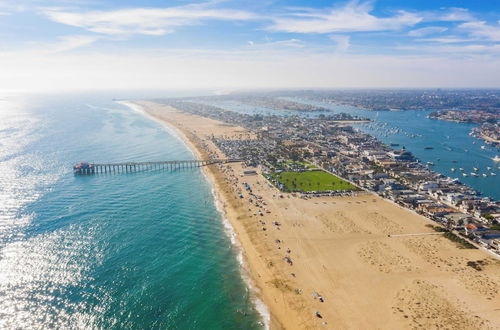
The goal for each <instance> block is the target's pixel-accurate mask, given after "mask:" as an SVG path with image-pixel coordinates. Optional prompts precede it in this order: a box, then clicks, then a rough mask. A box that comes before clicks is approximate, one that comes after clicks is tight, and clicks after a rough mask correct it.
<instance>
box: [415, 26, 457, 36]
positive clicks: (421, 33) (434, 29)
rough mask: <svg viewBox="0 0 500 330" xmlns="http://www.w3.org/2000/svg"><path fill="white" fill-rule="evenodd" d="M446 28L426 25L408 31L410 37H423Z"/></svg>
mask: <svg viewBox="0 0 500 330" xmlns="http://www.w3.org/2000/svg"><path fill="white" fill-rule="evenodd" d="M446 30H448V28H446V27H442V26H428V27H424V28H421V29H415V30H411V31H410V32H408V35H409V36H410V37H425V36H428V35H432V34H437V33H442V32H445V31H446Z"/></svg>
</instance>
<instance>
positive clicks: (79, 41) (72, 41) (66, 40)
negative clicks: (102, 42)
mask: <svg viewBox="0 0 500 330" xmlns="http://www.w3.org/2000/svg"><path fill="white" fill-rule="evenodd" d="M98 39H99V38H98V37H95V36H84V35H73V36H63V37H60V38H59V40H60V41H59V42H58V43H56V44H54V45H53V46H52V47H49V51H50V52H54V53H59V52H65V51H69V50H73V49H76V48H80V47H85V46H88V45H90V44H92V43H94V42H96V41H97V40H98Z"/></svg>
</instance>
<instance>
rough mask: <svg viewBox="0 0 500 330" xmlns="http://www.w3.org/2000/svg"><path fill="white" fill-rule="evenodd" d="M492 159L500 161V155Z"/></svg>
mask: <svg viewBox="0 0 500 330" xmlns="http://www.w3.org/2000/svg"><path fill="white" fill-rule="evenodd" d="M492 159H493V161H494V162H500V157H498V155H497V156H495V157H493V158H492Z"/></svg>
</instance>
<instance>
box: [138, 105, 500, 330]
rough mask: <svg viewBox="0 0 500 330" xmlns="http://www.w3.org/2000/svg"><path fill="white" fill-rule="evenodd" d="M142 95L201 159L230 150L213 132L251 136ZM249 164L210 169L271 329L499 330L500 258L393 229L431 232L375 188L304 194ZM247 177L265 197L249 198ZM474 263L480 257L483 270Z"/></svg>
mask: <svg viewBox="0 0 500 330" xmlns="http://www.w3.org/2000/svg"><path fill="white" fill-rule="evenodd" d="M136 103H137V104H140V105H141V106H142V107H143V109H144V110H145V111H146V112H147V113H148V114H149V115H151V116H153V117H154V118H156V119H157V120H160V121H163V122H165V123H167V124H169V125H171V126H172V127H174V128H176V129H177V130H178V131H179V132H181V135H182V136H183V137H184V138H185V139H186V140H187V142H188V144H189V145H191V147H193V148H195V149H196V150H197V153H198V156H199V157H206V156H207V153H216V154H218V155H220V156H223V155H222V154H221V153H220V151H219V150H218V149H217V148H216V147H215V146H214V145H213V144H212V143H211V142H210V141H209V140H208V137H209V136H211V135H212V134H213V135H215V136H222V135H224V136H226V137H233V138H241V137H243V136H245V137H251V136H252V134H251V133H249V132H247V131H246V130H245V129H243V128H241V127H234V126H231V125H228V124H225V123H221V122H218V121H214V120H211V119H207V118H202V117H198V116H193V115H189V114H184V113H181V112H179V111H177V110H175V109H173V108H171V107H168V106H164V105H159V104H155V103H151V102H145V101H141V102H136ZM244 170H245V168H243V167H242V164H236V163H235V164H225V165H212V166H209V167H207V168H206V171H207V173H208V174H209V177H210V179H211V181H213V183H214V185H215V187H216V191H217V193H218V195H219V196H218V197H219V199H220V200H221V202H222V204H223V206H224V213H225V215H226V217H227V218H228V219H229V220H230V222H231V224H232V226H233V227H234V229H235V231H236V233H237V236H238V240H239V242H240V243H241V245H242V247H243V253H244V258H245V262H246V267H247V268H248V272H249V274H250V275H251V277H252V280H253V282H254V284H255V286H256V287H257V288H258V294H259V296H260V298H261V299H262V300H263V301H264V302H265V304H266V305H267V306H268V308H269V310H270V313H271V323H270V325H271V328H273V329H409V328H411V329H417V328H421V329H438V328H439V329H441V328H442V329H500V295H499V293H498V287H499V284H500V262H499V261H497V260H495V259H492V258H491V257H489V256H488V255H487V254H485V253H484V252H482V251H480V250H466V249H459V248H458V247H457V246H456V245H455V244H454V243H452V242H450V241H449V240H447V239H446V238H444V237H442V236H439V235H432V236H407V237H388V234H398V233H426V232H433V230H432V229H430V228H428V227H426V224H429V223H430V222H429V221H428V220H426V219H425V218H423V217H421V216H418V215H417V214H415V213H413V212H411V211H409V210H406V209H403V208H401V207H399V206H397V205H394V204H393V203H390V202H388V201H386V200H384V199H382V198H380V197H378V196H376V195H373V194H368V193H366V194H363V195H360V196H356V197H321V198H312V199H307V200H305V199H302V198H300V197H298V196H293V195H291V194H284V193H283V194H282V193H281V192H279V191H278V190H276V189H275V188H274V187H272V186H270V185H269V184H268V183H267V182H266V180H265V179H264V178H263V177H262V176H261V175H254V176H243V171H244ZM242 182H247V183H249V184H250V185H251V187H252V189H253V193H254V194H255V195H257V196H260V197H261V201H260V202H258V203H255V198H254V203H250V202H249V200H248V197H249V196H248V193H247V192H246V191H245V189H244V187H243V186H242ZM240 191H241V192H242V193H243V195H244V196H245V198H244V199H240V198H239V197H238V196H239V193H240ZM280 195H282V196H283V197H280ZM264 203H265V205H264ZM264 209H268V210H269V211H270V213H266V212H265V210H264ZM258 210H262V212H263V216H260V215H259V213H258ZM274 221H278V222H279V223H280V224H281V225H280V226H276V225H274V224H273V222H274ZM288 251H289V252H288ZM285 257H289V258H290V259H291V261H292V262H293V265H290V264H289V263H288V262H287V261H286V260H285V259H284V258H285ZM470 261H480V262H481V263H482V266H481V267H480V268H481V270H477V269H475V268H473V267H471V266H470V265H468V262H470ZM316 293H317V294H318V295H320V296H321V297H322V298H323V300H324V302H321V301H320V300H319V298H318V296H317V295H316ZM316 311H319V312H320V313H321V315H322V317H323V318H318V317H316V316H315V312H316Z"/></svg>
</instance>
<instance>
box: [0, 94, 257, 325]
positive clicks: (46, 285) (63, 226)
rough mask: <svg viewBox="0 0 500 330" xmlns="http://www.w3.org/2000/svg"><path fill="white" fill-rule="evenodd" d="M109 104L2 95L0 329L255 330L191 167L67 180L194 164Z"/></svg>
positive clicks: (224, 233)
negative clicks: (105, 170)
mask: <svg viewBox="0 0 500 330" xmlns="http://www.w3.org/2000/svg"><path fill="white" fill-rule="evenodd" d="M120 96H121V97H131V94H130V93H128V94H126V96H125V95H117V94H113V93H107V94H106V93H101V94H92V93H88V94H79V95H77V94H67V95H45V96H42V95H38V96H26V95H24V96H23V95H16V94H9V95H0V328H2V329H10V328H22V329H42V328H43V329H46V328H59V329H61V328H65V329H259V328H262V327H263V325H262V323H261V320H262V317H261V315H260V314H259V313H258V312H257V310H256V305H255V301H254V298H253V294H252V291H251V290H250V289H249V288H248V285H247V283H246V282H245V280H244V274H243V270H242V267H241V264H240V261H239V259H241V256H239V251H238V249H237V248H236V247H235V245H234V244H232V242H231V238H230V233H228V228H227V226H225V223H224V220H223V219H222V217H221V215H220V213H219V212H218V211H217V209H216V205H215V202H214V198H213V194H212V190H211V189H212V188H211V186H210V184H209V183H208V182H207V180H206V179H205V177H204V175H203V174H202V172H201V170H200V169H198V168H195V169H184V170H177V171H168V170H163V171H162V170H151V171H145V172H138V173H128V174H126V173H120V174H99V175H91V176H75V175H73V172H72V165H73V164H75V163H77V162H80V161H89V162H124V161H154V160H185V159H193V158H194V156H193V155H192V154H191V152H190V151H189V150H188V149H187V147H186V146H185V145H184V144H183V143H182V141H181V140H180V139H179V138H178V137H176V136H175V135H174V134H171V133H170V132H169V130H167V129H165V127H163V126H162V125H161V124H159V123H157V122H155V121H153V120H151V119H149V118H147V117H145V116H143V115H141V114H140V113H137V112H135V111H133V110H131V109H129V108H127V107H126V106H124V105H121V104H117V103H115V102H113V101H112V98H113V97H120ZM138 96H139V95H137V96H136V97H138ZM140 96H152V95H140Z"/></svg>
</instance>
